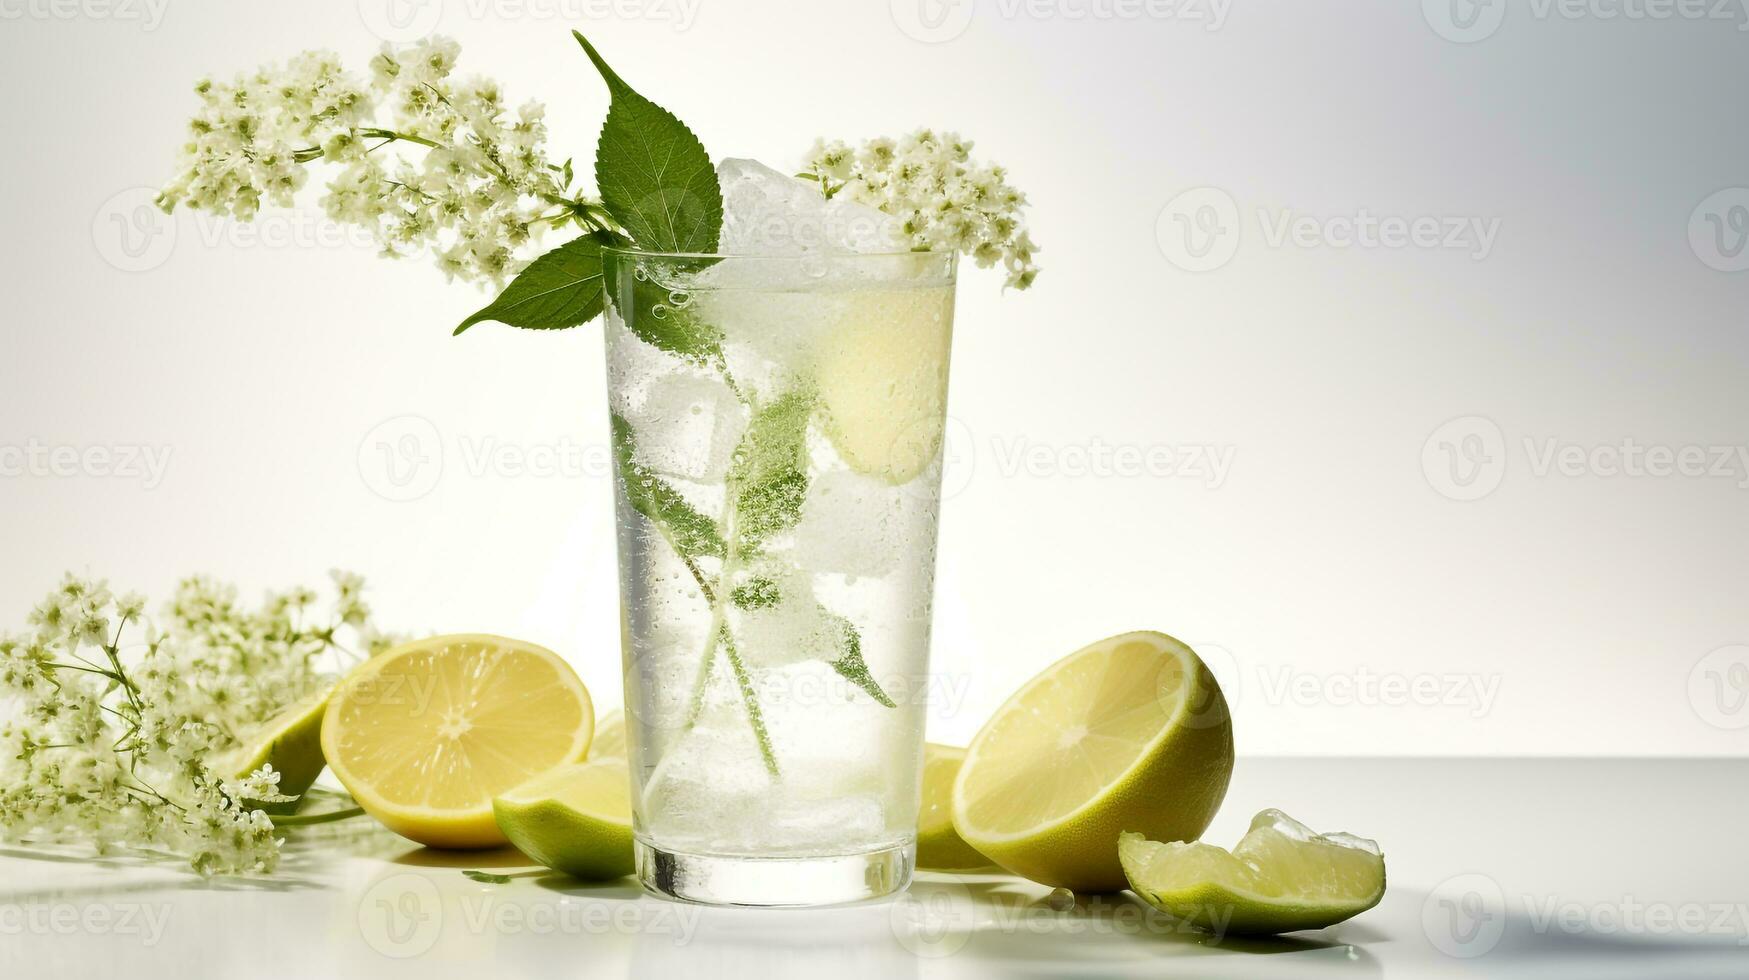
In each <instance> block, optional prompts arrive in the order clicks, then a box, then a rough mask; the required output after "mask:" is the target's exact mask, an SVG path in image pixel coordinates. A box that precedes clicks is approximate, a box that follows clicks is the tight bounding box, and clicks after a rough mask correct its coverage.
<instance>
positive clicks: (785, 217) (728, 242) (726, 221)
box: [717, 157, 909, 255]
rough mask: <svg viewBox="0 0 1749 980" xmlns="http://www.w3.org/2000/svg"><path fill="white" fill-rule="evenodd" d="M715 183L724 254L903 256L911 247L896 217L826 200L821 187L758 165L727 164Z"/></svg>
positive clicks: (738, 161)
mask: <svg viewBox="0 0 1749 980" xmlns="http://www.w3.org/2000/svg"><path fill="white" fill-rule="evenodd" d="M717 180H718V182H719V183H720V184H721V185H722V189H723V232H722V237H721V239H720V242H719V245H718V248H719V249H720V250H721V251H723V252H729V253H739V254H745V255H803V254H806V253H808V252H902V251H904V250H905V249H906V248H907V247H908V245H909V243H908V242H907V241H906V240H905V236H904V233H903V230H902V228H901V227H900V223H899V221H898V219H896V218H894V217H893V216H892V215H889V214H887V213H885V212H884V211H881V210H879V209H877V208H871V207H869V206H867V205H865V204H859V203H857V202H855V201H852V200H849V199H847V198H844V197H834V198H831V199H828V198H827V197H826V196H825V195H824V194H822V193H820V185H819V184H817V183H815V182H813V181H808V180H798V179H796V178H795V177H791V176H789V175H788V174H784V173H780V172H778V171H776V170H773V169H771V168H770V167H767V166H766V165H765V164H763V163H760V162H758V161H756V160H745V159H736V158H733V157H731V158H729V159H726V160H724V161H723V162H722V164H721V165H719V166H718V167H717Z"/></svg>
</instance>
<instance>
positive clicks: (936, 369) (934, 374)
mask: <svg viewBox="0 0 1749 980" xmlns="http://www.w3.org/2000/svg"><path fill="white" fill-rule="evenodd" d="M846 296H847V297H848V299H847V309H846V311H845V318H844V320H843V321H842V323H841V324H840V325H839V326H838V327H837V328H836V329H835V330H834V331H833V332H832V333H831V334H830V335H829V337H828V339H827V340H826V341H825V342H824V343H823V344H822V345H821V349H820V351H819V354H818V355H817V356H818V361H817V362H816V364H815V369H814V370H815V382H816V385H817V388H818V391H819V396H820V408H821V411H822V414H823V421H824V423H825V424H824V428H825V430H826V434H827V436H828V437H829V438H830V439H831V440H832V445H833V448H835V449H837V450H838V455H840V456H842V457H843V458H844V461H845V462H846V463H848V464H849V465H850V467H851V468H852V469H854V470H856V471H857V472H858V473H862V474H864V475H868V476H877V477H879V478H881V479H883V480H886V481H887V482H888V483H892V484H901V483H908V482H910V481H911V480H912V479H913V478H914V477H916V476H917V475H918V474H920V473H922V472H923V471H924V470H925V469H927V468H928V466H929V464H930V463H931V462H933V461H934V460H935V458H936V456H937V455H939V454H940V452H941V440H942V430H943V427H944V426H945V424H946V421H947V367H948V352H949V348H950V346H951V343H952V339H953V290H952V289H951V288H947V287H942V288H928V289H893V290H869V291H866V292H852V293H847V294H846Z"/></svg>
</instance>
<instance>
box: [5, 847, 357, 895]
mask: <svg viewBox="0 0 1749 980" xmlns="http://www.w3.org/2000/svg"><path fill="white" fill-rule="evenodd" d="M0 857H4V858H21V859H23V860H26V861H45V862H51V863H56V864H70V865H78V866H80V867H85V868H102V869H104V870H107V871H158V872H161V873H162V874H161V876H159V877H149V878H142V879H139V880H136V881H125V882H120V883H118V882H116V881H113V880H106V881H92V882H89V883H82V884H68V885H57V886H54V887H50V888H34V889H30V890H28V891H20V892H9V893H8V895H7V897H8V900H9V901H15V902H18V903H20V904H28V903H31V902H47V901H64V900H66V899H69V898H75V897H78V896H81V895H114V894H118V893H124V892H125V893H130V894H132V893H140V892H154V891H166V890H174V889H181V890H196V891H249V892H289V891H301V890H307V889H320V888H327V887H329V886H327V885H325V884H323V883H322V882H319V881H315V880H313V879H310V878H307V877H302V876H300V875H298V874H297V872H296V868H288V867H286V866H284V865H283V864H282V866H281V868H280V870H279V871H278V872H276V873H275V874H274V875H273V876H271V877H268V876H256V877H245V876H241V875H215V876H213V877H211V878H202V877H201V876H200V875H198V874H196V873H195V871H194V869H193V868H191V867H189V864H188V858H187V857H186V856H185V855H181V854H171V853H169V852H167V851H155V850H150V849H129V850H126V851H114V852H111V853H109V854H89V853H87V854H81V853H78V852H74V851H60V850H53V849H47V848H30V847H0Z"/></svg>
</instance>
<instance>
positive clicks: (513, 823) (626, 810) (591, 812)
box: [492, 756, 633, 880]
mask: <svg viewBox="0 0 1749 980" xmlns="http://www.w3.org/2000/svg"><path fill="white" fill-rule="evenodd" d="M492 809H493V812H494V813H495V814H496V815H497V819H498V827H499V829H500V830H502V831H503V832H504V836H505V837H507V838H509V839H510V843H512V844H515V845H516V846H517V848H518V849H519V850H521V851H522V853H524V854H526V855H528V856H529V857H531V858H533V859H534V860H536V861H539V862H540V863H541V864H544V865H546V866H547V867H549V868H552V869H554V870H557V871H563V872H565V873H566V874H569V875H573V876H575V877H578V878H586V879H592V880H603V879H608V878H619V877H622V876H624V875H628V874H631V873H632V863H633V862H632V798H631V775H630V773H629V772H627V770H626V762H625V759H623V758H619V757H613V756H606V757H602V758H599V759H592V760H590V761H589V762H579V763H575V764H572V765H566V766H560V767H558V768H557V769H553V770H551V771H549V772H546V773H543V774H541V775H539V776H536V777H535V778H534V779H532V780H530V781H529V782H527V783H524V784H522V785H521V786H518V787H516V788H515V789H513V790H510V791H509V792H507V793H504V794H503V795H501V796H499V797H498V798H497V799H495V800H493V801H492Z"/></svg>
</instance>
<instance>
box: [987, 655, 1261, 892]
mask: <svg viewBox="0 0 1749 980" xmlns="http://www.w3.org/2000/svg"><path fill="white" fill-rule="evenodd" d="M1232 772H1233V726H1232V721H1231V719H1230V718H1229V716H1228V713H1227V703H1226V700H1225V699H1224V698H1223V697H1222V696H1221V689H1220V687H1219V686H1218V685H1216V683H1215V678H1214V675H1213V674H1211V673H1209V669H1208V667H1206V666H1204V665H1203V662H1202V661H1201V660H1200V659H1198V658H1197V656H1196V654H1195V652H1193V651H1192V650H1191V649H1190V648H1189V647H1187V646H1185V645H1184V644H1183V643H1180V642H1178V641H1177V640H1175V639H1173V638H1172V637H1170V636H1167V635H1166V634H1164V633H1153V632H1138V633H1124V634H1122V635H1120V636H1114V637H1111V638H1110V639H1107V640H1101V641H1100V642H1098V643H1095V644H1093V645H1092V646H1089V647H1086V648H1084V649H1081V650H1078V651H1076V652H1075V653H1072V654H1070V655H1069V656H1067V657H1065V658H1063V659H1062V660H1059V661H1057V662H1056V663H1055V664H1053V665H1051V666H1050V667H1049V668H1047V669H1046V670H1045V671H1044V673H1042V674H1040V675H1038V676H1037V677H1035V678H1033V679H1032V680H1031V681H1028V682H1027V684H1026V686H1025V687H1022V688H1021V689H1020V690H1019V691H1018V692H1017V693H1015V695H1014V696H1013V697H1011V698H1009V699H1008V702H1007V703H1006V704H1004V705H1002V707H1000V708H998V709H996V714H995V715H994V716H992V717H991V719H990V720H989V721H988V722H986V723H985V724H984V727H983V728H982V729H981V730H980V731H979V732H978V734H977V737H975V738H974V739H972V744H971V747H970V748H969V749H967V750H966V761H965V763H964V765H963V766H962V767H961V769H960V774H959V779H958V781H956V782H955V783H954V788H953V825H954V828H955V829H956V830H958V831H959V834H960V836H961V837H963V838H965V841H966V843H968V844H970V845H971V846H972V847H974V848H977V849H978V851H979V852H981V853H983V854H984V855H985V856H986V857H988V858H990V859H991V860H992V861H995V862H996V863H997V864H999V865H1001V866H1002V867H1004V868H1007V869H1008V870H1009V871H1012V872H1014V873H1015V874H1018V875H1021V876H1024V877H1027V878H1031V879H1032V880H1033V881H1036V882H1039V883H1041V884H1046V885H1054V886H1058V887H1062V888H1072V889H1074V890H1076V891H1084V892H1108V891H1120V890H1122V889H1123V888H1124V887H1125V881H1124V873H1123V868H1122V867H1121V866H1120V865H1119V864H1118V860H1117V835H1118V833H1119V832H1120V831H1125V830H1140V831H1143V832H1145V833H1146V834H1147V835H1148V836H1150V837H1153V838H1155V839H1156V840H1195V839H1196V838H1197V836H1198V835H1200V834H1201V833H1202V832H1203V830H1204V828H1206V827H1207V826H1208V824H1209V821H1210V820H1211V819H1213V817H1214V815H1215V810H1216V809H1217V808H1218V807H1219V806H1220V805H1221V799H1222V797H1224V796H1225V795H1226V792H1227V780H1228V778H1229V777H1230V776H1231V775H1232Z"/></svg>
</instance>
